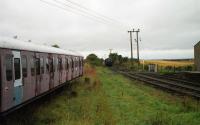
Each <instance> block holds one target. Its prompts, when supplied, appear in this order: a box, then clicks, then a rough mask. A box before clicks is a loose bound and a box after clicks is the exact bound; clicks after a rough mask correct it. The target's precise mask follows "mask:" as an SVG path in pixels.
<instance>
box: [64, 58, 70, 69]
mask: <svg viewBox="0 0 200 125" xmlns="http://www.w3.org/2000/svg"><path fill="white" fill-rule="evenodd" d="M65 68H66V70H68V68H69V63H68V59H67V58H66V61H65Z"/></svg>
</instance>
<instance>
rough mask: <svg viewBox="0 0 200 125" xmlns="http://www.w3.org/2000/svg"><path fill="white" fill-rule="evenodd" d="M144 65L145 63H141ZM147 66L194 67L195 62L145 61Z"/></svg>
mask: <svg viewBox="0 0 200 125" xmlns="http://www.w3.org/2000/svg"><path fill="white" fill-rule="evenodd" d="M141 63H142V64H143V62H141ZM144 63H145V64H158V65H159V66H163V67H165V66H172V67H174V66H175V67H179V66H188V65H193V64H194V60H145V61H144Z"/></svg>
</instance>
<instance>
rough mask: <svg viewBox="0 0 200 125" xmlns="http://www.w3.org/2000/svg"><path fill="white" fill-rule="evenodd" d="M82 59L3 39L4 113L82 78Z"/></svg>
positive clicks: (0, 91)
mask: <svg viewBox="0 0 200 125" xmlns="http://www.w3.org/2000/svg"><path fill="white" fill-rule="evenodd" d="M82 59H83V57H82V56H81V55H78V54H77V53H73V52H70V51H66V50H62V49H59V48H53V47H47V46H43V45H35V44H33V43H28V42H23V41H19V40H16V39H10V38H0V113H1V114H2V113H4V112H7V111H9V110H11V109H14V108H16V107H18V106H20V105H22V104H24V103H25V102H28V101H30V100H32V99H34V98H36V97H39V96H41V95H43V94H44V93H48V92H50V91H51V90H54V89H55V88H57V87H59V86H61V85H64V84H65V83H66V82H68V81H70V80H73V79H75V78H77V77H79V76H82V73H83V72H82V69H83V63H82V62H81V61H82Z"/></svg>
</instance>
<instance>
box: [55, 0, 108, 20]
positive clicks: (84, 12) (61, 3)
mask: <svg viewBox="0 0 200 125" xmlns="http://www.w3.org/2000/svg"><path fill="white" fill-rule="evenodd" d="M54 1H55V2H56V3H58V4H60V5H64V6H66V7H68V8H71V9H73V10H76V11H79V12H81V13H83V14H87V15H89V16H91V17H94V18H97V19H99V20H102V21H104V22H105V23H110V22H108V21H107V20H105V19H102V18H99V17H98V16H96V15H91V14H90V13H88V12H87V11H83V10H81V9H78V8H74V7H72V6H70V5H68V4H66V3H63V2H60V1H58V0H54Z"/></svg>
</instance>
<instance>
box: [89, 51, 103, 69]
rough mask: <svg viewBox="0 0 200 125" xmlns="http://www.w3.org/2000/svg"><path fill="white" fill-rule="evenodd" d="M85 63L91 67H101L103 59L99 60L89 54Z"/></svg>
mask: <svg viewBox="0 0 200 125" xmlns="http://www.w3.org/2000/svg"><path fill="white" fill-rule="evenodd" d="M86 62H87V63H89V64H90V65H92V66H101V65H103V59H99V58H98V57H97V56H96V55H95V54H90V55H88V56H87V57H86Z"/></svg>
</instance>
